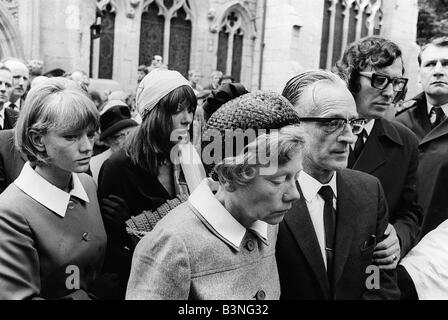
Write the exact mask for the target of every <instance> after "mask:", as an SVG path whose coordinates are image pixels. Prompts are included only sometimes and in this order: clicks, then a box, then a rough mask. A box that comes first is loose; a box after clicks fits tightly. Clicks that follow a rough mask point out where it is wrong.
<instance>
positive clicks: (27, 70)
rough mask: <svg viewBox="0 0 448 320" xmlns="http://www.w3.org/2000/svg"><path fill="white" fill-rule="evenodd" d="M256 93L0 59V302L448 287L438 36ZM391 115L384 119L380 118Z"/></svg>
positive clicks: (446, 69) (445, 99)
mask: <svg viewBox="0 0 448 320" xmlns="http://www.w3.org/2000/svg"><path fill="white" fill-rule="evenodd" d="M405 54H406V53H405V52H402V51H401V49H400V48H399V46H398V45H397V44H396V43H394V42H393V41H391V40H388V39H386V38H383V37H379V36H371V37H366V38H362V39H360V40H358V41H356V42H354V43H352V44H350V45H349V46H348V47H347V48H346V50H345V52H344V54H343V55H342V57H341V58H340V59H339V61H337V63H336V64H335V65H334V67H333V69H332V70H331V71H330V70H318V69H315V70H308V71H304V72H302V73H300V74H297V75H296V76H294V77H293V78H291V79H290V80H289V81H288V82H287V83H286V85H285V86H284V89H283V91H282V93H279V92H273V91H266V90H257V91H253V92H249V91H248V89H247V88H245V87H244V85H243V84H241V83H235V81H234V79H233V78H232V77H231V76H227V75H223V74H222V72H220V71H214V72H213V73H212V74H211V77H210V80H211V82H210V84H209V85H208V86H205V87H202V86H201V85H200V84H199V79H200V76H201V75H200V74H199V72H198V71H197V70H190V71H189V73H188V79H187V78H185V77H184V76H183V75H181V74H180V73H179V72H178V71H175V70H169V68H168V67H167V66H166V65H165V64H164V63H163V58H162V57H161V56H159V55H156V56H154V57H153V60H152V63H151V65H150V66H145V65H142V66H139V68H138V70H137V72H138V86H137V89H136V92H135V93H128V92H125V91H114V92H96V91H94V90H91V89H90V88H89V86H90V79H89V77H88V75H87V74H86V73H85V72H83V71H79V70H75V71H73V72H71V73H65V74H64V73H62V72H59V70H56V71H54V72H47V73H46V74H43V71H42V70H43V68H44V66H43V63H42V62H40V61H30V62H29V63H25V62H24V61H22V60H20V59H18V58H6V59H3V60H2V61H1V63H0V129H1V130H0V239H1V241H0V288H2V289H1V290H0V299H2V300H3V299H17V300H21V299H68V300H90V299H91V300H120V299H147V300H154V299H155V300H160V299H164V300H165V299H166V300H172V299H181V300H189V299H192V300H209V299H240V300H250V299H255V300H264V299H272V300H277V299H284V300H302V299H305V300H358V299H386V300H398V299H401V300H417V299H448V250H447V249H446V248H445V244H446V241H448V238H447V236H448V225H447V222H446V219H447V218H448V197H447V192H446V190H447V188H448V120H447V115H448V38H446V37H439V38H435V39H433V40H432V41H430V42H429V43H428V44H427V45H425V46H423V47H422V48H421V52H420V54H419V56H418V63H419V66H420V67H419V81H420V83H421V86H422V90H423V91H422V93H420V94H419V95H417V96H416V97H415V98H412V99H409V100H405V96H406V92H407V89H406V86H407V84H408V82H409V79H408V77H407V76H406V71H405V68H404V63H403V58H404V56H405ZM391 113H392V114H394V117H393V118H392V119H391V117H390V114H391Z"/></svg>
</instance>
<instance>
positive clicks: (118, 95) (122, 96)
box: [102, 90, 142, 124]
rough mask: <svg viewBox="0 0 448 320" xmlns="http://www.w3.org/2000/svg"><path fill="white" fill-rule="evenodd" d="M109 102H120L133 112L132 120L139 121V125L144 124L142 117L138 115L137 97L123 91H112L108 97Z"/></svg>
mask: <svg viewBox="0 0 448 320" xmlns="http://www.w3.org/2000/svg"><path fill="white" fill-rule="evenodd" d="M107 100H108V101H112V100H120V101H122V102H124V103H126V105H127V106H128V107H129V109H130V110H131V118H132V119H134V120H135V121H137V123H138V124H140V123H142V117H141V116H140V114H139V113H138V110H137V107H136V105H135V95H134V94H131V93H129V92H126V91H123V90H117V91H112V92H111V93H110V95H109V96H108V97H107ZM102 111H104V109H103V110H102Z"/></svg>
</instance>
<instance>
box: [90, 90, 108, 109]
mask: <svg viewBox="0 0 448 320" xmlns="http://www.w3.org/2000/svg"><path fill="white" fill-rule="evenodd" d="M89 96H90V99H92V101H93V103H94V104H95V106H96V108H97V109H98V111H99V110H100V109H101V107H102V106H103V104H104V100H105V99H106V98H105V96H104V95H102V94H101V92H99V91H97V90H89Z"/></svg>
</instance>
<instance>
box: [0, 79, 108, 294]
mask: <svg viewBox="0 0 448 320" xmlns="http://www.w3.org/2000/svg"><path fill="white" fill-rule="evenodd" d="M98 127H99V114H98V111H97V109H96V107H95V105H94V103H93V102H92V101H91V100H90V99H89V98H88V97H87V95H86V94H85V93H84V92H82V91H81V89H80V88H79V86H78V85H77V84H76V83H75V82H73V81H71V80H68V79H63V78H52V79H48V80H46V81H45V82H43V83H42V84H40V85H39V86H37V87H35V88H33V89H31V91H30V92H29V94H28V96H27V100H26V102H25V105H24V107H23V108H22V110H21V112H20V116H19V120H18V122H17V126H16V128H15V130H16V131H15V141H16V146H17V148H18V149H19V150H20V152H22V153H23V154H24V155H25V156H26V157H27V159H28V162H27V163H25V165H24V167H23V169H22V171H21V173H20V175H19V177H18V178H17V179H16V180H15V181H14V183H12V184H11V185H9V187H8V188H7V189H6V190H5V191H4V192H3V193H2V194H1V195H0V239H1V241H0V288H1V290H0V299H90V298H94V297H95V295H94V294H93V293H92V290H91V289H92V287H93V284H94V282H95V280H96V279H97V276H98V274H99V272H100V270H101V266H102V263H103V257H104V253H105V249H106V234H105V231H104V226H103V222H102V219H101V214H100V210H99V205H98V200H97V196H96V187H95V183H94V181H93V179H92V178H91V177H90V176H88V175H86V174H84V172H86V171H87V170H88V168H89V162H90V158H91V156H92V151H93V137H94V133H95V131H96V130H97V129H98Z"/></svg>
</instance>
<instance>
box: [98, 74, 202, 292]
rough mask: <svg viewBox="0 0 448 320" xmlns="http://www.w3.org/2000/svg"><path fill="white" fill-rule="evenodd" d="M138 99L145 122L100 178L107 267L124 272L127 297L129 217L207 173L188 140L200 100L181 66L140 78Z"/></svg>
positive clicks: (185, 191)
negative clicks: (189, 159) (106, 243)
mask: <svg viewBox="0 0 448 320" xmlns="http://www.w3.org/2000/svg"><path fill="white" fill-rule="evenodd" d="M136 100H137V108H138V110H139V113H140V114H141V117H142V119H143V122H142V124H141V125H140V126H139V127H138V128H137V129H136V130H135V131H134V132H133V133H132V134H131V136H130V137H129V139H128V140H127V141H126V143H125V145H124V147H123V150H120V151H118V152H117V153H115V154H114V155H112V157H111V158H109V159H108V160H107V161H106V162H105V163H104V164H103V167H102V169H101V172H100V175H99V179H98V180H99V183H98V195H99V198H100V199H101V211H102V215H103V218H104V225H105V228H106V233H107V235H108V250H107V253H106V260H105V271H106V272H115V273H117V274H118V275H119V277H120V283H119V286H120V287H119V288H117V290H118V291H117V293H118V296H117V298H123V297H124V292H125V286H126V283H127V280H128V275H129V270H130V263H131V258H132V245H131V242H130V237H129V235H128V234H127V232H126V224H125V221H126V220H128V219H129V218H130V217H132V216H136V215H139V214H140V213H141V212H142V211H144V210H152V209H155V208H157V207H159V206H160V205H162V204H163V203H164V202H166V201H167V200H169V199H173V198H176V196H183V197H185V195H188V194H189V193H190V192H191V191H192V190H193V189H194V188H195V187H196V186H197V185H198V184H199V183H200V181H201V180H202V178H203V177H204V176H205V173H204V170H203V167H202V164H201V163H200V157H199V156H198V155H197V154H195V153H194V150H193V149H194V148H193V147H192V145H191V144H190V143H188V139H189V138H188V137H189V131H190V125H191V123H192V121H193V113H194V111H195V109H196V104H197V102H196V96H195V94H194V92H193V89H192V88H191V86H190V84H189V82H188V81H187V80H186V79H185V78H184V77H183V76H182V75H181V74H180V73H179V72H177V71H169V70H163V69H160V70H154V71H153V72H151V73H149V74H148V75H147V76H146V77H145V78H144V79H143V80H142V81H141V83H140V85H139V87H138V89H137V96H136ZM180 151H185V152H184V154H180ZM191 154H193V156H192V157H193V158H197V159H198V161H197V162H195V163H194V164H191V163H189V164H187V163H185V162H184V160H185V159H187V158H188V157H184V156H183V155H187V156H190V155H191Z"/></svg>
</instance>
